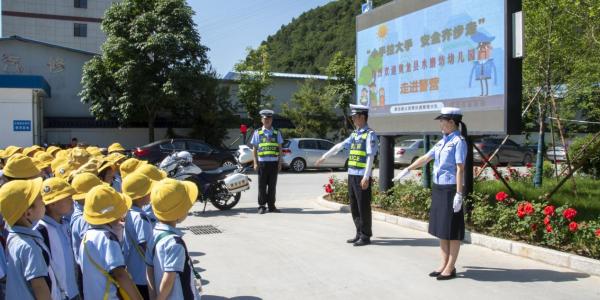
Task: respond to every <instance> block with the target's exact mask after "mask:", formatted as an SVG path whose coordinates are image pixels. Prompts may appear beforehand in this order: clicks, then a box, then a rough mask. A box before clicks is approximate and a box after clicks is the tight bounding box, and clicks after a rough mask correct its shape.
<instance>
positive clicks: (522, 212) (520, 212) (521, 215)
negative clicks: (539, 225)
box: [517, 210, 526, 219]
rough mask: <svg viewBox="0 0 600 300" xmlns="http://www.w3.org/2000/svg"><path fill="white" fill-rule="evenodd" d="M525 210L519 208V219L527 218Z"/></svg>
mask: <svg viewBox="0 0 600 300" xmlns="http://www.w3.org/2000/svg"><path fill="white" fill-rule="evenodd" d="M525 215H526V214H525V212H524V211H522V210H517V216H518V217H519V219H523V218H525Z"/></svg>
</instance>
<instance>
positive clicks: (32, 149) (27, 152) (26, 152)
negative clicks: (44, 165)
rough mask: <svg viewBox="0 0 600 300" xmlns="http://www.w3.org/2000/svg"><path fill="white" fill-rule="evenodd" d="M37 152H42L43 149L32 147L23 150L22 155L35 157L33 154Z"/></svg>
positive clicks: (36, 146)
mask: <svg viewBox="0 0 600 300" xmlns="http://www.w3.org/2000/svg"><path fill="white" fill-rule="evenodd" d="M38 151H44V148H42V147H40V146H38V145H33V146H31V147H27V148H25V149H23V155H27V156H29V157H33V155H35V153H36V152H38Z"/></svg>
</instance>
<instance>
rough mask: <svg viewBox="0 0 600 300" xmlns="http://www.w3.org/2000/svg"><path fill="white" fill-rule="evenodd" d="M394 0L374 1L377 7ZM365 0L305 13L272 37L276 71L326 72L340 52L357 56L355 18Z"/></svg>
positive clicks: (345, 1) (343, 1)
mask: <svg viewBox="0 0 600 300" xmlns="http://www.w3.org/2000/svg"><path fill="white" fill-rule="evenodd" d="M390 1H391V0H374V1H373V5H374V6H375V7H377V6H380V5H382V4H384V3H387V2H390ZM364 2H365V1H364V0H338V1H333V2H330V3H328V4H326V5H324V6H321V7H318V8H314V9H311V10H309V11H307V12H304V13H302V14H301V15H300V16H299V17H298V18H294V19H293V20H292V22H290V23H289V24H287V25H284V26H281V28H280V29H279V30H278V31H277V32H276V33H275V34H274V35H272V36H269V37H268V38H267V40H266V41H263V42H262V44H266V45H267V46H268V48H269V54H270V59H271V61H270V63H271V70H272V71H273V72H287V73H302V74H323V73H325V68H326V67H327V65H328V63H329V60H330V59H331V57H332V56H333V54H334V53H335V52H337V51H342V52H343V53H344V54H346V55H348V56H352V57H354V52H355V48H356V29H355V28H356V19H355V17H356V16H357V15H358V14H360V13H361V4H362V3H364Z"/></svg>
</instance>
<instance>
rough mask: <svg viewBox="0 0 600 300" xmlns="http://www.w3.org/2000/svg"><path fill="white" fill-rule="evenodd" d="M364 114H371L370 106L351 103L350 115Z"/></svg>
mask: <svg viewBox="0 0 600 300" xmlns="http://www.w3.org/2000/svg"><path fill="white" fill-rule="evenodd" d="M358 114H363V115H367V114H369V107H367V106H364V105H359V104H350V116H354V115H358Z"/></svg>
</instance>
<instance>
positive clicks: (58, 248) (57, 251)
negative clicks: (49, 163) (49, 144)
mask: <svg viewBox="0 0 600 300" xmlns="http://www.w3.org/2000/svg"><path fill="white" fill-rule="evenodd" d="M42 153H44V152H42ZM74 194H75V190H74V189H73V188H72V187H71V186H70V185H69V183H67V182H66V181H65V180H64V179H60V178H50V179H46V180H44V182H43V183H42V200H43V201H44V204H45V205H46V214H45V215H44V217H43V218H42V219H41V220H40V221H39V222H38V223H37V225H36V226H35V227H34V229H35V230H37V231H38V232H39V233H40V234H41V235H42V237H43V238H44V243H45V244H46V247H48V249H49V250H50V255H51V256H52V260H53V262H54V265H53V266H54V271H55V273H56V277H57V278H58V283H57V284H58V285H59V286H60V288H61V289H62V290H63V291H64V293H65V295H66V297H67V299H74V298H76V297H78V296H79V286H78V285H77V275H76V273H75V272H74V271H75V266H76V265H75V257H74V256H73V249H72V248H71V247H72V246H71V236H70V235H69V222H68V221H67V220H66V217H68V216H69V215H70V214H71V210H72V209H73V198H72V196H73V195H74ZM53 288H54V286H53Z"/></svg>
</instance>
